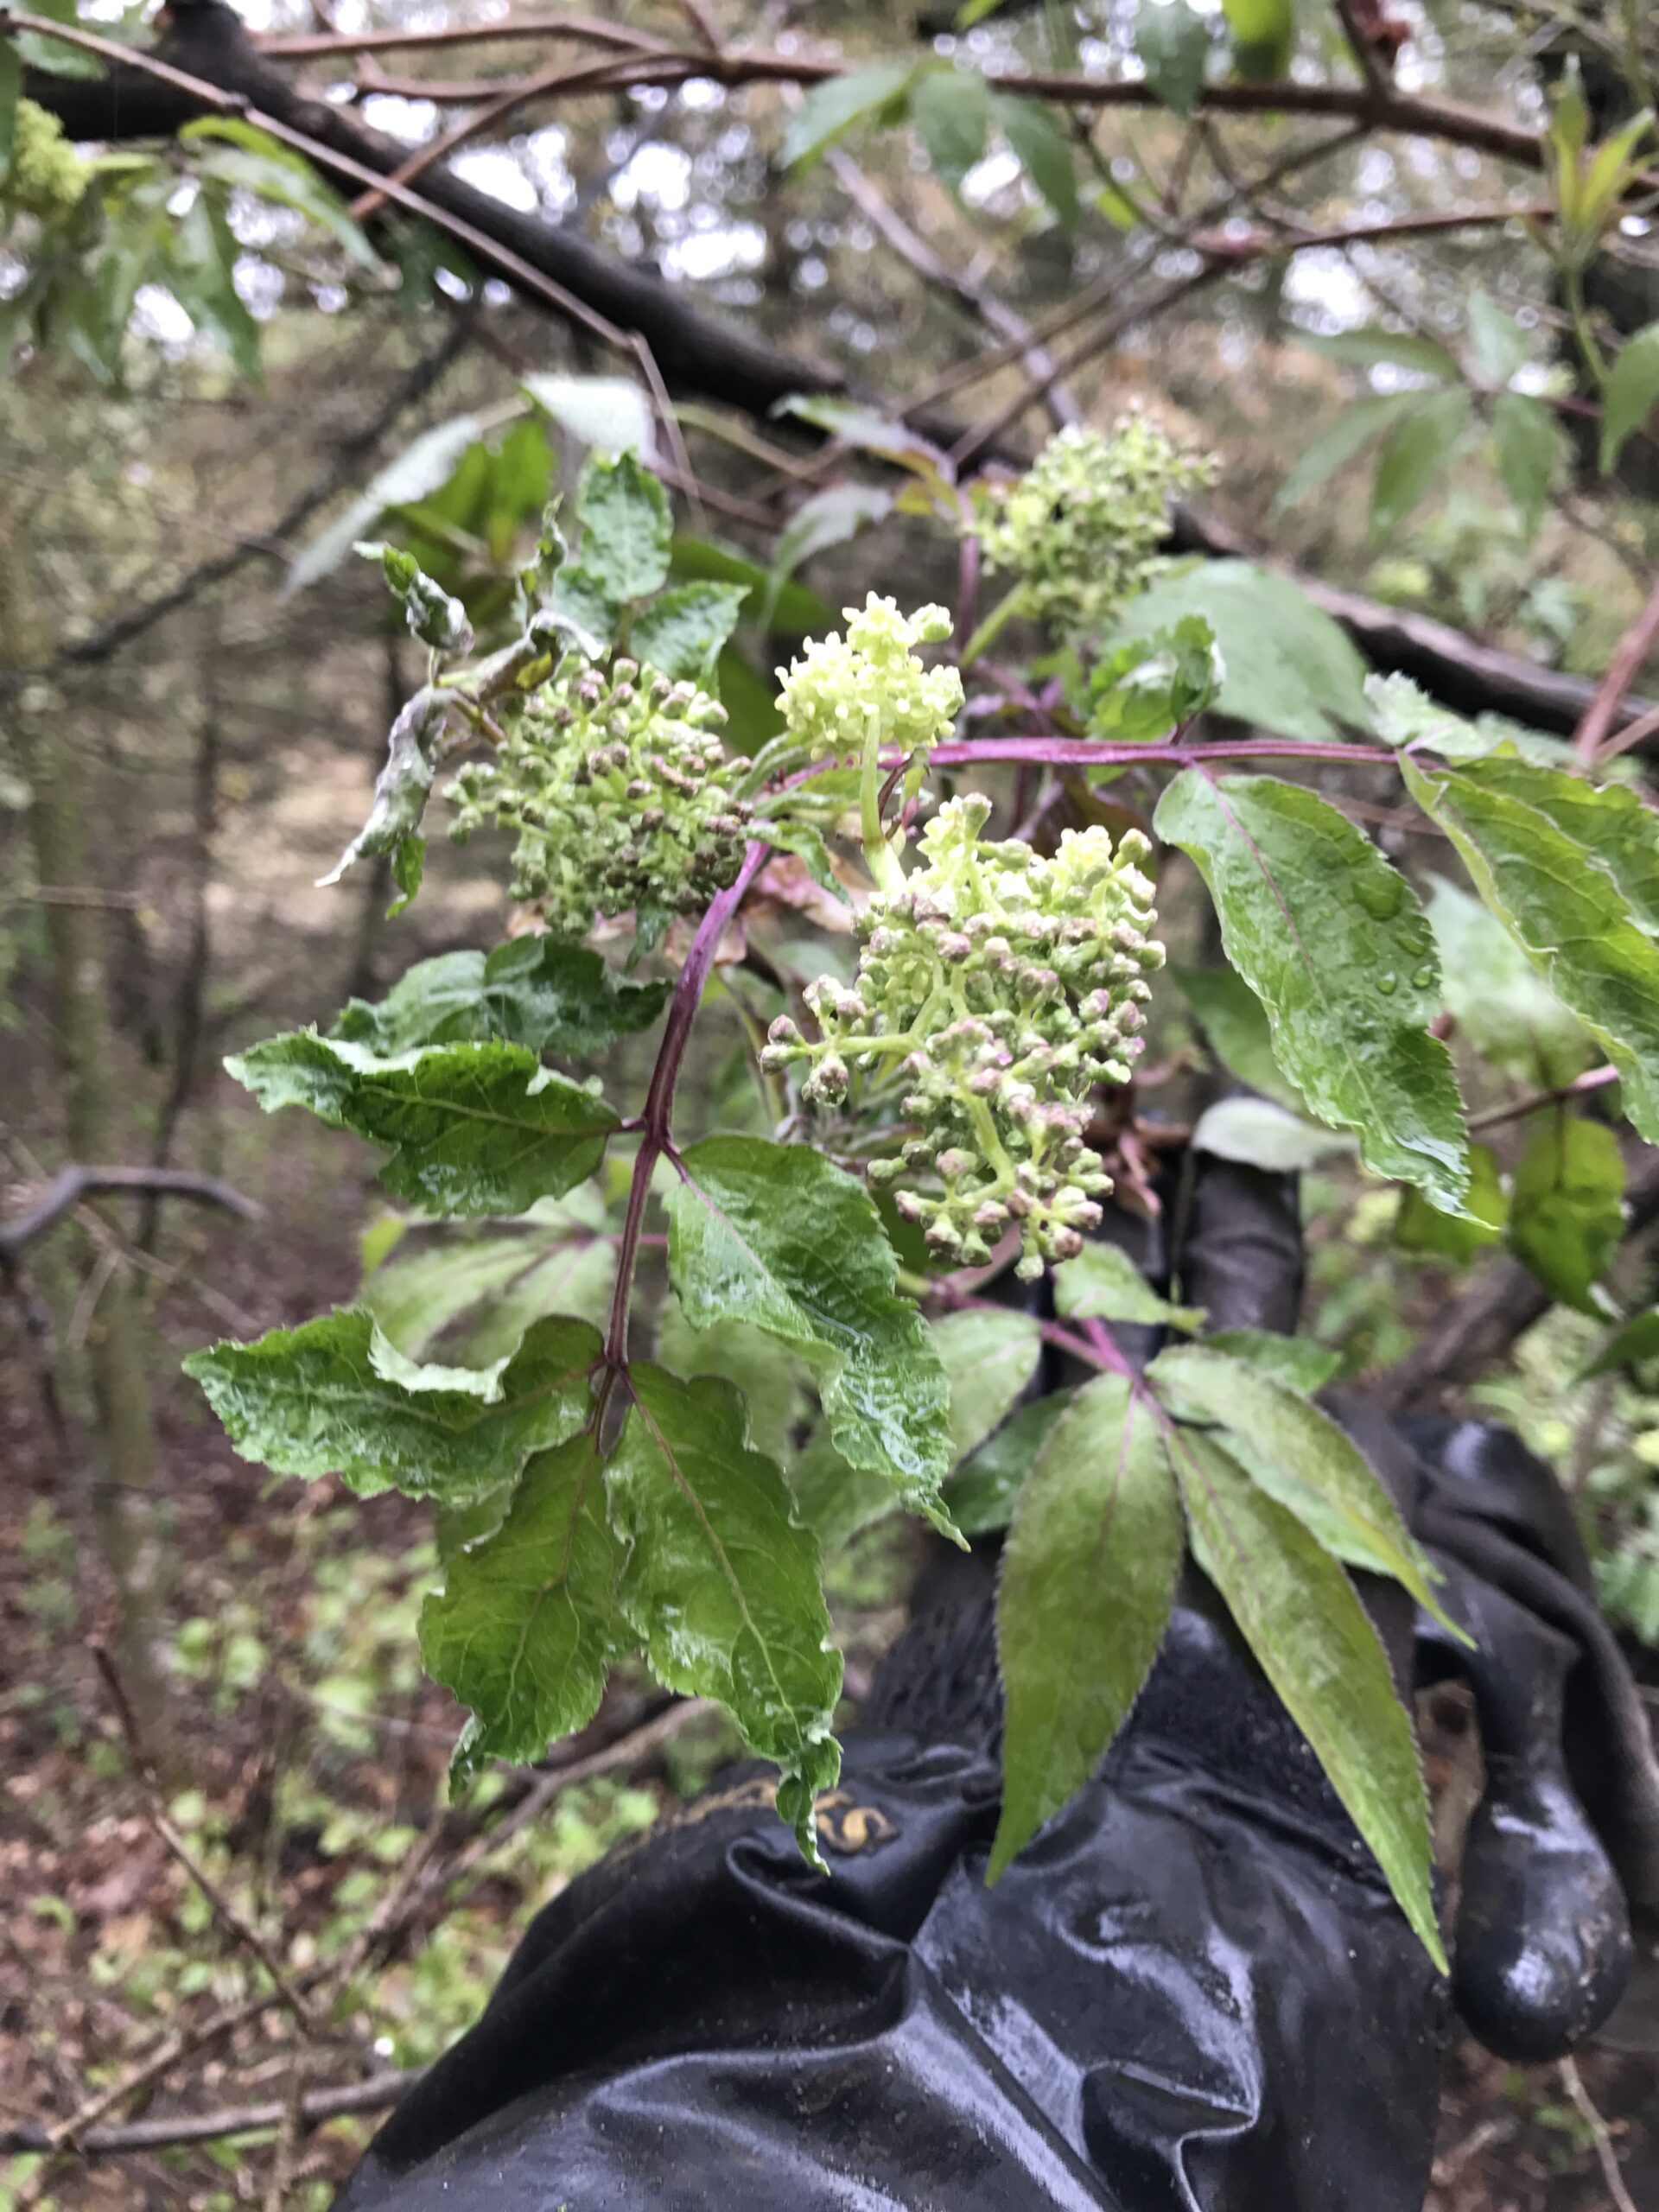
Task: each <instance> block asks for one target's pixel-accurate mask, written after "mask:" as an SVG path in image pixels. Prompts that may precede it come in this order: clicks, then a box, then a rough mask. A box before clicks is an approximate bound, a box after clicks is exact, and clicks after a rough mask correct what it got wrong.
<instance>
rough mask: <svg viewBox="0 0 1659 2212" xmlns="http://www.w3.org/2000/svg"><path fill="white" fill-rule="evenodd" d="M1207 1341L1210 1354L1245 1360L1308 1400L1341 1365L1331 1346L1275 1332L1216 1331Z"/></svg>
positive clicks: (1340, 1356)
mask: <svg viewBox="0 0 1659 2212" xmlns="http://www.w3.org/2000/svg"><path fill="white" fill-rule="evenodd" d="M1204 1341H1205V1345H1206V1346H1207V1348H1208V1349H1209V1350H1210V1351H1221V1352H1225V1353H1226V1354H1227V1356H1228V1357H1229V1358H1230V1359H1242V1360H1243V1362H1244V1363H1245V1365H1246V1366H1247V1367H1254V1368H1257V1369H1259V1370H1261V1372H1262V1374H1263V1375H1267V1376H1271V1377H1272V1379H1273V1380H1274V1382H1275V1383H1282V1384H1283V1385H1284V1387H1285V1389H1287V1390H1297V1391H1300V1393H1301V1395H1302V1396H1303V1397H1305V1398H1306V1397H1311V1396H1312V1395H1313V1393H1314V1391H1316V1390H1319V1389H1323V1388H1324V1387H1325V1384H1326V1383H1328V1382H1329V1381H1330V1380H1331V1377H1332V1376H1333V1375H1334V1374H1335V1373H1336V1371H1337V1370H1338V1368H1339V1367H1340V1366H1341V1365H1342V1354H1341V1353H1340V1352H1339V1351H1332V1350H1331V1348H1330V1346H1329V1345H1328V1344H1315V1343H1314V1341H1313V1338H1312V1337H1281V1335H1280V1334H1279V1333H1278V1332H1277V1331H1276V1330H1274V1329H1217V1331H1216V1332H1215V1333H1214V1335H1213V1336H1207V1337H1206V1338H1205V1340H1204Z"/></svg>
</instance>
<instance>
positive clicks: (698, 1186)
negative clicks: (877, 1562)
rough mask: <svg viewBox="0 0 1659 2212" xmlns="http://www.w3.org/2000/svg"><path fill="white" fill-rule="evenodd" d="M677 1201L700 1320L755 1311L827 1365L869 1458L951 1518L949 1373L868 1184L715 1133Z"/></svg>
mask: <svg viewBox="0 0 1659 2212" xmlns="http://www.w3.org/2000/svg"><path fill="white" fill-rule="evenodd" d="M684 1160H685V1167H686V1171H687V1175H688V1178H689V1179H688V1180H687V1181H685V1182H683V1183H681V1184H680V1185H678V1186H677V1188H676V1189H675V1190H674V1192H672V1193H671V1197H670V1199H669V1252H668V1265H669V1276H670V1280H671V1281H672V1283H673V1286H674V1288H675V1290H676V1291H677V1293H678V1294H679V1299H680V1303H681V1305H682V1306H683V1308H684V1310H685V1314H686V1318H687V1319H688V1320H690V1322H691V1324H692V1325H693V1326H694V1327H696V1328H707V1327H709V1326H710V1325H712V1324H713V1323H714V1322H715V1321H721V1320H741V1321H752V1322H753V1323H754V1324H755V1325H757V1326H758V1327H760V1328H762V1329H765V1330H767V1331H768V1332H770V1333H771V1334H772V1336H774V1337H777V1338H779V1339H780V1340H781V1341H782V1342H783V1343H785V1344H789V1345H791V1347H792V1348H793V1349H794V1350H795V1351H798V1352H799V1353H800V1355H801V1357H803V1358H804V1360H805V1361H806V1362H807V1363H808V1364H809V1366H810V1367H811V1369H812V1370H813V1372H814V1374H815V1375H816V1376H817V1378H818V1381H819V1385H820V1388H821V1389H822V1391H823V1403H824V1411H825V1414H827V1416H828V1418H829V1427H830V1433H831V1434H832V1436H833V1437H834V1440H835V1442H836V1446H838V1448H839V1449H840V1451H841V1452H842V1454H843V1455H844V1456H845V1458H846V1459H848V1461H849V1463H850V1464H851V1465H853V1466H855V1467H861V1468H865V1469H868V1470H869V1471H873V1472H874V1473H878V1474H882V1475H885V1476H886V1478H887V1480H888V1481H889V1482H891V1483H892V1484H893V1488H894V1489H895V1490H896V1491H897V1492H898V1494H899V1497H900V1499H901V1500H902V1501H903V1502H904V1503H906V1505H908V1506H910V1507H911V1508H912V1510H915V1511H918V1512H921V1513H925V1514H926V1515H927V1516H928V1517H929V1518H930V1519H931V1520H932V1521H933V1522H935V1523H936V1524H937V1525H938V1526H940V1527H942V1528H944V1529H947V1530H948V1529H949V1526H950V1522H949V1516H948V1515H946V1514H945V1512H944V1508H943V1507H942V1506H941V1505H940V1503H939V1501H938V1485H939V1484H940V1483H941V1482H942V1481H943V1480H944V1477H945V1476H946V1475H947V1474H948V1473H949V1472H950V1460H951V1445H950V1419H949V1384H948V1383H947V1380H946V1377H945V1373H944V1368H943V1366H942V1365H941V1364H940V1362H939V1357H938V1353H937V1352H936V1351H935V1350H934V1349H933V1345H932V1344H931V1340H930V1338H929V1337H928V1334H927V1332H926V1330H925V1327H924V1326H923V1323H922V1319H921V1316H920V1314H919V1313H918V1312H917V1310H916V1308H915V1307H914V1306H912V1305H911V1304H909V1303H908V1301H907V1300H904V1299H901V1298H899V1297H898V1296H897V1295H896V1294H895V1293H894V1290H893V1277H894V1274H895V1273H896V1271H897V1262H896V1259H895V1257H894V1255H893V1247H892V1246H891V1245H890V1244H889V1243H888V1242H887V1234H886V1231H885V1230H883V1229H882V1227H881V1221H880V1216H879V1215H878V1213H877V1212H876V1210H875V1207H874V1204H873V1202H872V1201H871V1198H870V1196H869V1194H868V1192H867V1191H866V1190H865V1189H864V1187H863V1185H861V1183H858V1182H857V1181H855V1179H854V1178H853V1177H852V1176H850V1175H849V1174H847V1173H844V1172H843V1171H842V1169H841V1168H839V1167H836V1166H834V1164H833V1163H832V1162H831V1161H829V1160H826V1159H824V1158H823V1155H822V1154H819V1153H816V1152H812V1151H810V1150H808V1149H807V1147H805V1146H804V1145H779V1144H768V1143H766V1142H764V1141H762V1140H760V1138H754V1137H735V1136H734V1137H709V1138H706V1139H705V1140H704V1141H702V1143H701V1144H697V1145H694V1146H693V1147H691V1149H690V1151H689V1152H688V1153H687V1154H685V1155H684Z"/></svg>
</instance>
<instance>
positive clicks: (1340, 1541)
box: [1147, 1344, 1449, 1625]
mask: <svg viewBox="0 0 1659 2212" xmlns="http://www.w3.org/2000/svg"><path fill="white" fill-rule="evenodd" d="M1147 1381H1148V1382H1149V1383H1151V1384H1152V1386H1153V1388H1154V1389H1155V1390H1156V1391H1157V1393H1158V1395H1159V1396H1160V1399H1162V1400H1163V1402H1164V1403H1165V1404H1166V1405H1167V1406H1168V1408H1170V1410H1171V1412H1172V1413H1173V1414H1177V1415H1178V1416H1179V1418H1180V1419H1181V1420H1182V1421H1206V1422H1213V1423H1215V1424H1216V1425H1217V1427H1222V1428H1224V1429H1227V1430H1230V1431H1231V1432H1233V1433H1235V1434H1236V1439H1237V1448H1238V1450H1239V1451H1240V1452H1242V1453H1243V1454H1245V1455H1246V1457H1245V1465H1246V1466H1247V1467H1248V1469H1249V1474H1250V1478H1251V1479H1252V1481H1254V1482H1255V1483H1256V1484H1259V1485H1260V1486H1261V1488H1262V1489H1263V1490H1265V1491H1267V1492H1268V1495H1269V1496H1270V1497H1275V1498H1277V1499H1278V1501H1279V1503H1280V1504H1281V1505H1282V1506H1285V1507H1286V1508H1287V1509H1288V1510H1289V1511H1291V1512H1292V1513H1294V1515H1295V1516H1296V1517H1297V1519H1298V1520H1299V1521H1300V1522H1302V1523H1303V1524H1304V1525H1305V1526H1306V1528H1308V1529H1312V1530H1313V1534H1314V1535H1316V1536H1317V1537H1318V1538H1319V1541H1320V1542H1321V1543H1322V1544H1323V1545H1324V1546H1325V1549H1326V1550H1327V1551H1328V1552H1330V1553H1331V1554H1332V1555H1333V1556H1334V1557H1335V1558H1337V1559H1340V1560H1346V1561H1347V1562H1348V1564H1349V1565H1350V1566H1351V1567H1366V1568H1369V1569H1370V1572H1371V1573H1374V1574H1386V1575H1389V1576H1391V1577H1392V1578H1393V1579H1394V1580H1395V1581H1396V1582H1399V1583H1401V1584H1402V1585H1403V1586H1404V1587H1405V1588H1406V1589H1408V1590H1409V1591H1410V1592H1411V1594H1412V1596H1413V1597H1414V1598H1415V1599H1416V1600H1417V1602H1418V1604H1419V1605H1423V1606H1426V1607H1427V1609H1428V1610H1429V1611H1431V1612H1433V1613H1434V1614H1436V1615H1437V1616H1438V1617H1439V1618H1441V1619H1444V1618H1445V1615H1444V1614H1443V1613H1442V1612H1441V1611H1440V1603H1439V1600H1438V1599H1436V1598H1435V1596H1434V1592H1433V1583H1434V1582H1435V1580H1437V1579H1438V1578H1437V1577H1436V1574H1435V1571H1434V1569H1433V1567H1432V1566H1431V1565H1430V1564H1429V1561H1428V1559H1427V1555H1426V1554H1424V1552H1423V1550H1422V1548H1421V1546H1420V1545H1419V1544H1418V1542H1417V1541H1416V1539H1415V1538H1414V1536H1413V1535H1412V1534H1411V1532H1410V1530H1409V1529H1408V1528H1407V1526H1406V1524H1405V1522H1404V1521H1403V1520H1402V1518H1401V1515H1400V1509H1399V1508H1398V1506H1396V1505H1395V1502H1394V1500H1393V1499H1392V1498H1391V1497H1389V1493H1388V1491H1386V1490H1385V1489H1384V1488H1383V1484H1381V1482H1379V1481H1378V1479H1377V1478H1376V1475H1375V1474H1374V1473H1373V1472H1372V1471H1371V1468H1370V1464H1369V1463H1368V1461H1367V1460H1366V1459H1365V1457H1364V1454H1363V1452H1361V1451H1360V1450H1359V1449H1358V1447H1357V1446H1356V1445H1355V1444H1353V1443H1351V1441H1350V1440H1349V1439H1348V1437H1347V1436H1346V1435H1345V1434H1344V1433H1343V1431H1342V1430H1341V1429H1340V1428H1338V1426H1337V1424H1336V1422H1335V1421H1332V1419H1331V1418H1330V1416H1329V1414H1323V1413H1321V1412H1320V1411H1319V1408H1318V1407H1317V1406H1313V1405H1310V1404H1309V1403H1308V1402H1307V1400H1306V1398H1305V1397H1303V1396H1302V1395H1300V1393H1299V1392H1297V1391H1295V1390H1290V1389H1286V1388H1285V1386H1284V1385H1283V1384H1282V1383H1277V1382H1275V1381H1274V1378H1273V1377H1272V1376H1270V1375H1268V1374H1267V1373H1265V1372H1264V1371H1263V1370H1262V1369H1261V1368H1259V1367H1254V1366H1251V1365H1249V1363H1246V1362H1245V1361H1243V1360H1239V1359H1234V1358H1231V1357H1229V1356H1228V1355H1227V1354H1226V1353H1225V1352H1220V1351H1216V1349H1215V1348H1214V1346H1213V1345H1209V1344H1179V1345H1177V1346H1176V1347H1175V1348H1174V1349H1173V1350H1172V1351H1162V1352H1160V1353H1159V1355H1158V1357H1157V1358H1156V1359H1154V1361H1153V1363H1152V1364H1151V1366H1150V1367H1149V1368H1148V1369H1147ZM1448 1625H1449V1624H1448Z"/></svg>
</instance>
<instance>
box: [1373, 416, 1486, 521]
mask: <svg viewBox="0 0 1659 2212" xmlns="http://www.w3.org/2000/svg"><path fill="white" fill-rule="evenodd" d="M1468 424H1469V395H1468V393H1467V392H1466V391H1465V390H1464V389H1463V387H1462V386H1461V385H1459V386H1458V387H1457V388H1456V390H1454V391H1434V392H1426V393H1424V394H1423V395H1422V396H1421V397H1420V398H1417V399H1415V400H1414V402H1413V404H1412V405H1411V406H1410V407H1408V408H1406V409H1404V410H1402V412H1401V415H1400V417H1399V420H1398V421H1397V422H1396V423H1395V426H1394V428H1393V429H1391V430H1390V431H1389V434H1388V436H1387V437H1386V438H1385V439H1384V440H1383V449H1382V451H1381V452H1380V453H1379V454H1378V455H1377V457H1376V476H1375V477H1374V478H1373V479H1372V480H1371V530H1372V533H1373V535H1374V536H1376V537H1387V536H1388V534H1389V531H1391V530H1393V529H1394V528H1395V526H1396V524H1400V523H1402V522H1403V521H1404V520H1405V518H1406V517H1407V516H1408V514H1409V513H1410V512H1411V511H1412V509H1413V508H1414V507H1415V506H1416V505H1419V504H1420V502H1421V500H1423V499H1425V498H1427V494H1428V493H1429V492H1430V491H1432V490H1433V488H1434V487H1435V486H1437V485H1440V484H1443V483H1444V482H1445V480H1446V463H1447V461H1449V460H1450V458H1451V456H1452V449H1453V448H1454V447H1455V446H1456V445H1457V443H1458V442H1459V439H1460V438H1461V437H1462V435H1463V434H1464V431H1465V429H1467V428H1468Z"/></svg>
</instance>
